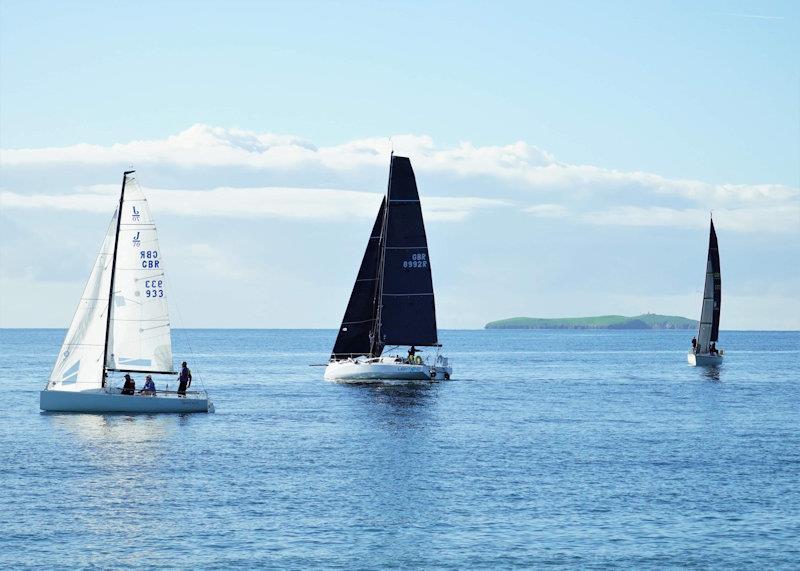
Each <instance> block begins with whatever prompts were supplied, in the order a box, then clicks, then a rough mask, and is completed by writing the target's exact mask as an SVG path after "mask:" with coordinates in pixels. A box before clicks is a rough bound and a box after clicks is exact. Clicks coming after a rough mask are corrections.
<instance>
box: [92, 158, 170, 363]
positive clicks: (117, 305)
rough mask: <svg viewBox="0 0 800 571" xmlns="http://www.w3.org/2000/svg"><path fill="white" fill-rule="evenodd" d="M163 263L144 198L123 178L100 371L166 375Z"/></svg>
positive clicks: (166, 310)
mask: <svg viewBox="0 0 800 571" xmlns="http://www.w3.org/2000/svg"><path fill="white" fill-rule="evenodd" d="M166 291H167V290H166V280H165V278H164V260H163V258H162V256H161V249H160V248H159V247H158V233H157V232H156V226H155V223H154V222H153V219H152V217H151V215H150V208H149V206H148V204H147V199H146V198H145V197H144V194H143V193H142V189H141V187H140V186H139V183H138V182H137V180H136V178H135V177H134V176H132V173H131V174H128V175H126V179H125V191H124V196H123V201H122V214H121V219H120V228H119V243H118V247H117V263H116V267H115V272H114V295H113V303H112V304H111V323H110V331H109V342H108V355H107V356H106V367H107V368H108V369H111V370H117V371H137V372H138V371H141V372H153V373H171V372H172V340H171V336H170V324H169V308H168V306H167V296H166Z"/></svg>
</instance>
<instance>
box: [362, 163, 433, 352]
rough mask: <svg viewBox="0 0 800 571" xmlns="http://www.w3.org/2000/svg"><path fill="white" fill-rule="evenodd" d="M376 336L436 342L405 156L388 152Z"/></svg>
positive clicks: (396, 341) (423, 241)
mask: <svg viewBox="0 0 800 571" xmlns="http://www.w3.org/2000/svg"><path fill="white" fill-rule="evenodd" d="M381 270H382V274H383V279H382V281H381V287H380V305H379V307H378V319H377V323H376V335H375V337H376V339H377V340H378V342H379V343H380V344H381V350H382V346H383V345H437V344H438V343H439V341H438V337H437V332H436V305H435V301H434V296H433V280H432V278H431V261H430V256H429V255H428V239H427V237H426V236H425V223H424V222H423V220H422V208H421V206H420V202H419V193H418V191H417V181H416V179H415V178H414V170H413V169H412V168H411V161H410V160H408V158H407V157H394V156H393V157H392V166H391V169H390V171H389V190H388V208H387V209H386V229H385V233H384V244H383V256H382V259H381Z"/></svg>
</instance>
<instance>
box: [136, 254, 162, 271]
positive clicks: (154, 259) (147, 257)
mask: <svg viewBox="0 0 800 571" xmlns="http://www.w3.org/2000/svg"><path fill="white" fill-rule="evenodd" d="M139 260H140V261H141V262H142V267H143V268H146V269H152V268H157V267H158V251H157V250H142V251H141V252H139Z"/></svg>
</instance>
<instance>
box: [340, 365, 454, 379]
mask: <svg viewBox="0 0 800 571" xmlns="http://www.w3.org/2000/svg"><path fill="white" fill-rule="evenodd" d="M451 374H452V368H450V367H449V366H448V367H441V366H439V367H435V366H430V365H426V364H410V363H361V362H355V361H344V362H333V363H330V364H329V365H328V366H327V367H326V368H325V379H326V380H328V381H336V382H340V383H382V382H386V381H407V382H415V381H417V382H418V381H434V380H445V379H449V378H450V375H451Z"/></svg>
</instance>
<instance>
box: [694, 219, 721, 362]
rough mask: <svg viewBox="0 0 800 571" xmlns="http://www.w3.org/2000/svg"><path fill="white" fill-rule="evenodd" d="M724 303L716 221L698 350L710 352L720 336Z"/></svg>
mask: <svg viewBox="0 0 800 571" xmlns="http://www.w3.org/2000/svg"><path fill="white" fill-rule="evenodd" d="M721 305H722V280H721V278H720V266H719V246H718V245H717V232H716V231H715V230H714V221H713V220H711V230H710V233H709V237H708V259H707V261H706V283H705V288H704V290H703V308H702V311H701V313H700V327H699V330H698V332H697V343H698V346H699V347H698V352H702V353H706V352H708V346H709V344H710V343H712V342H713V343H716V342H717V340H718V338H719V312H720V307H721Z"/></svg>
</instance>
